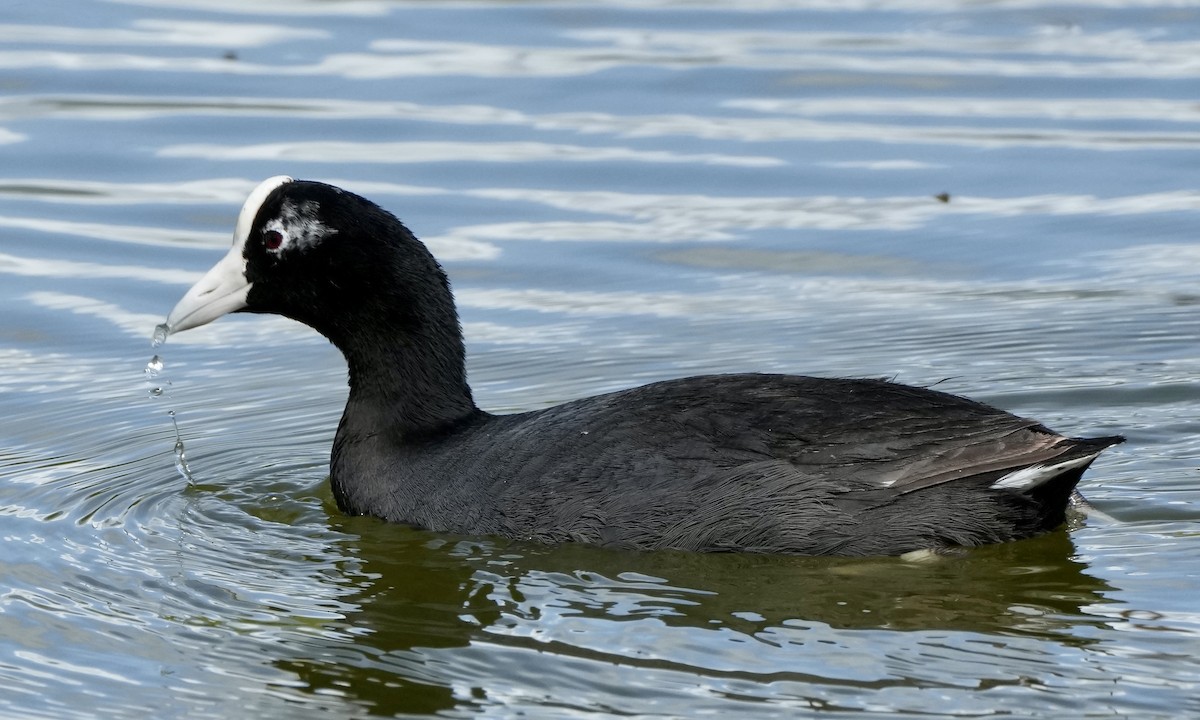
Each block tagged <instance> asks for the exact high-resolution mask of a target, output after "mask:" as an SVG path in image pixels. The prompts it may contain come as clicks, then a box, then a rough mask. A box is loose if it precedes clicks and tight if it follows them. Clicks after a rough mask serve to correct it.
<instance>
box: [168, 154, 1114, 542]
mask: <svg viewBox="0 0 1200 720" xmlns="http://www.w3.org/2000/svg"><path fill="white" fill-rule="evenodd" d="M234 311H247V312H267V313H276V314H280V315H284V316H286V317H290V318H292V319H295V320H299V321H300V322H303V323H305V324H307V325H309V326H311V327H313V328H314V329H316V330H317V331H318V332H320V333H322V334H323V335H325V336H326V337H327V338H328V339H329V340H330V341H331V342H333V343H334V344H335V345H336V346H337V347H338V348H339V349H340V350H341V351H342V353H343V354H344V355H345V357H346V360H347V362H348V364H349V368H350V396H349V400H348V402H347V405H346V410H345V413H344V414H343V416H342V421H341V424H340V425H339V427H338V432H337V436H336V438H335V441H334V447H333V456H332V463H331V478H332V483H333V488H334V494H335V496H336V497H337V500H338V503H339V505H340V506H341V507H342V509H344V510H345V511H347V512H349V513H353V514H365V515H376V516H379V517H382V518H385V519H387V520H391V521H395V522H402V523H407V524H411V525H414V526H417V527H422V528H428V529H433V530H443V531H451V532H459V533H469V534H478V535H502V536H507V537H513V538H521V539H532V540H537V541H542V542H549V543H557V542H566V541H577V542H585V543H592V544H599V545H608V546H614V547H625V548H640V549H655V548H678V549H687V550H701V551H748V552H771V553H795V554H807V555H879V554H898V553H904V552H907V551H912V550H919V549H926V548H943V547H952V546H974V545H982V544H988V543H997V542H1003V541H1008V540H1015V539H1019V538H1025V537H1030V536H1034V535H1038V534H1041V533H1044V532H1046V531H1048V530H1050V529H1053V528H1055V527H1057V526H1058V525H1061V524H1062V522H1063V520H1064V513H1065V510H1066V507H1067V505H1068V501H1069V498H1070V497H1071V495H1072V492H1073V491H1074V488H1075V485H1076V483H1077V482H1078V481H1079V478H1080V476H1081V475H1082V473H1083V471H1084V470H1085V469H1086V468H1087V467H1088V465H1090V464H1091V463H1092V461H1093V460H1095V458H1096V457H1097V456H1098V455H1099V454H1100V452H1101V451H1103V450H1104V449H1105V448H1106V447H1108V446H1110V445H1112V444H1114V443H1117V442H1120V441H1121V438H1118V437H1105V438H1096V439H1071V438H1066V437H1063V436H1061V435H1059V434H1057V433H1054V432H1052V431H1050V430H1048V429H1047V428H1045V427H1043V426H1042V425H1040V424H1039V423H1037V422H1035V421H1033V420H1028V419H1025V418H1020V417H1016V416H1014V415H1011V414H1009V413H1006V412H1003V411H1000V410H997V409H994V408H991V407H988V406H986V405H982V404H980V403H976V402H973V401H970V400H967V399H964V398H961V397H957V396H954V395H949V394H946V393H941V392H936V391H932V390H928V389H923V388H915V387H909V386H905V385H899V384H895V383H890V382H885V381H879V380H846V379H823V378H811V377H800V376H790V375H757V374H744V375H713V376H702V377H691V378H685V379H680V380H672V381H666V382H659V383H653V384H650V385H646V386H643V387H638V388H633V389H630V390H625V391H621V392H616V393H611V394H607V395H600V396H596V397H590V398H585V399H581V400H576V401H573V402H568V403H565V404H562V405H558V406H555V407H551V408H547V409H544V410H539V411H534V412H527V413H520V414H514V415H492V414H489V413H486V412H484V411H482V410H480V409H479V408H477V407H476V405H475V403H474V401H473V399H472V395H471V390H470V388H469V387H468V385H467V381H466V372H465V368H464V349H463V340H462V334H461V330H460V327H459V322H458V317H457V313H456V310H455V306H454V300H453V297H452V295H451V292H450V286H449V282H448V280H447V279H446V276H445V274H444V273H443V271H442V269H441V267H440V266H439V265H438V263H437V261H436V260H434V258H433V256H432V255H431V254H430V253H429V251H428V250H427V249H426V248H425V246H424V245H423V244H421V243H420V242H419V241H418V240H417V239H416V238H415V237H414V236H413V235H412V234H411V233H410V232H409V231H408V229H407V228H405V227H404V226H403V225H402V224H401V223H400V221H399V220H397V219H396V218H395V217H394V216H393V215H391V214H390V213H388V212H386V211H384V210H383V209H381V208H380V207H379V206H377V205H375V204H374V203H372V202H370V201H369V200H366V199H364V198H362V197H359V196H357V195H354V194H352V193H349V192H346V191H343V190H341V189H338V188H335V187H332V186H330V185H326V184H323V183H317V182H304V181H296V180H293V179H291V178H287V177H275V178H271V179H269V180H266V181H264V182H263V183H262V184H260V185H259V186H258V187H257V188H255V190H254V191H253V192H252V193H251V194H250V196H249V198H248V199H247V200H246V203H245V205H244V206H243V208H242V211H241V215H240V216H239V218H238V222H237V227H236V230H235V236H234V247H233V249H232V250H231V251H230V253H229V254H228V255H227V256H226V257H225V258H224V259H223V260H221V261H220V262H219V263H218V264H217V265H216V266H215V267H214V268H213V269H212V270H211V271H210V272H209V273H208V274H207V275H206V276H205V277H204V278H203V279H201V280H200V281H199V282H198V283H197V284H196V285H195V286H194V287H193V288H192V289H191V290H189V291H188V293H187V294H186V295H185V296H184V298H183V299H182V300H181V301H180V302H179V304H178V305H176V306H175V308H174V309H173V310H172V311H171V313H170V316H169V317H168V319H167V324H168V325H169V326H170V329H171V331H173V332H178V331H180V330H185V329H188V328H192V327H196V326H198V325H203V324H204V323H207V322H209V321H211V320H214V319H216V318H217V317H219V316H221V315H223V314H225V313H228V312H234Z"/></svg>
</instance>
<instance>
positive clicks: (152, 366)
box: [146, 355, 163, 380]
mask: <svg viewBox="0 0 1200 720" xmlns="http://www.w3.org/2000/svg"><path fill="white" fill-rule="evenodd" d="M162 369H163V361H162V358H160V357H159V356H157V355H155V356H154V357H152V358H150V362H148V363H146V379H147V380H153V379H154V378H156V377H158V374H159V373H160V372H162Z"/></svg>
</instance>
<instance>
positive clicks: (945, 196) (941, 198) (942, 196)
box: [934, 192, 950, 203]
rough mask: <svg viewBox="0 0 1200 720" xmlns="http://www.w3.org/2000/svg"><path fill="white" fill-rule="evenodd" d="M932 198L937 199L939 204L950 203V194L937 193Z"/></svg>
mask: <svg viewBox="0 0 1200 720" xmlns="http://www.w3.org/2000/svg"><path fill="white" fill-rule="evenodd" d="M934 197H935V198H937V200H938V201H940V202H944V203H948V202H950V193H948V192H943V193H938V194H937V195H934Z"/></svg>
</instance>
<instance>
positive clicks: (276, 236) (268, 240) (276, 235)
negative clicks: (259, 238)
mask: <svg viewBox="0 0 1200 720" xmlns="http://www.w3.org/2000/svg"><path fill="white" fill-rule="evenodd" d="M282 245H283V233H281V232H279V231H278V230H268V231H266V232H265V233H263V247H265V248H266V249H268V250H278V249H279V248H280V246H282Z"/></svg>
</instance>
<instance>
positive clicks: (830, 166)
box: [0, 0, 1200, 719]
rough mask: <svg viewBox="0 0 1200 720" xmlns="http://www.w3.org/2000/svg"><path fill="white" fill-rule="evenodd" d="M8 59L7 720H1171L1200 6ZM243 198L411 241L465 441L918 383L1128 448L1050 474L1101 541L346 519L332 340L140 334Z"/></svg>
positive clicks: (50, 45)
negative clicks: (758, 376)
mask: <svg viewBox="0 0 1200 720" xmlns="http://www.w3.org/2000/svg"><path fill="white" fill-rule="evenodd" d="M735 6H736V9H734V8H735ZM0 24H2V25H3V29H2V32H0V157H3V163H2V164H0V303H2V307H3V309H4V313H3V316H2V317H0V403H2V406H0V412H2V415H3V417H4V423H3V428H4V430H3V434H2V435H0V530H2V534H3V538H4V546H3V547H4V552H3V555H2V556H0V573H2V574H3V580H2V592H0V716H3V717H13V718H17V717H19V718H56V719H59V718H81V717H104V718H139V719H141V718H146V717H155V718H209V717H211V718H230V717H255V718H294V717H322V718H327V717H332V718H339V717H342V718H350V717H363V716H367V715H422V714H430V713H438V714H441V715H443V716H446V717H458V718H463V717H488V718H506V717H546V718H564V717H615V716H622V717H627V716H632V717H686V718H695V717H702V716H710V715H711V716H717V717H762V718H773V717H779V718H791V717H802V716H814V715H833V716H840V717H867V716H881V717H892V716H896V715H905V716H910V717H942V716H955V717H957V716H971V717H980V716H991V715H1012V716H1016V717H1032V716H1040V717H1136V718H1180V717H1186V716H1188V715H1190V714H1196V715H1200V660H1198V659H1197V658H1198V657H1200V525H1198V524H1197V521H1198V520H1200V470H1198V469H1197V468H1198V466H1200V462H1198V459H1197V458H1198V455H1200V382H1198V380H1197V378H1198V377H1200V352H1198V345H1197V336H1198V335H1200V286H1198V285H1197V282H1196V280H1197V268H1200V243H1198V242H1197V234H1196V233H1197V227H1200V192H1198V190H1197V177H1198V175H1197V168H1198V167H1200V152H1198V150H1200V102H1198V99H1200V3H1198V2H1194V1H1189V0H1176V1H1174V2H1172V1H1170V0H1158V1H1156V0H1124V1H1123V0H1061V1H1059V2H1042V1H1041V0H997V1H996V2H990V3H973V2H960V3H957V4H955V3H943V2H932V1H929V0H899V1H897V2H888V3H876V2H867V1H865V0H863V1H860V2H833V1H831V0H808V1H807V2H804V1H799V0H797V1H794V2H793V1H786V0H750V1H749V2H738V3H713V2H707V1H706V0H625V1H623V2H610V3H587V2H458V3H424V2H386V1H383V0H344V1H342V2H333V1H322V0H308V1H292V0H275V1H273V2H233V1H232V0H129V1H127V2H83V1H80V0H64V1H62V2H54V3H49V2H43V3H9V4H8V6H6V8H5V9H4V11H3V12H2V13H0ZM275 174H291V175H294V176H297V177H303V178H311V179H320V180H324V181H328V182H332V183H334V184H337V185H341V186H343V187H346V188H347V189H350V190H353V191H356V192H358V193H360V194H363V195H366V196H368V197H371V198H372V199H374V200H376V201H377V202H379V203H380V204H381V205H383V206H384V207H387V208H389V209H391V210H393V211H394V212H396V213H397V214H398V215H399V216H400V217H401V218H402V219H403V220H404V221H405V222H406V223H407V224H408V225H409V226H410V227H411V228H413V229H414V231H415V232H416V233H417V234H418V235H419V236H421V237H423V238H424V239H425V240H426V241H427V242H428V243H429V245H430V247H431V248H432V249H433V250H434V252H435V253H436V254H437V255H438V256H439V257H440V258H441V259H442V261H443V262H444V264H445V266H446V268H447V271H448V272H449V274H450V275H451V278H452V280H453V283H454V286H455V289H456V292H457V295H458V298H459V302H460V306H461V313H462V319H463V323H464V327H465V330H466V335H467V339H468V344H469V354H470V360H469V368H470V375H471V379H472V384H473V387H474V389H475V395H476V399H477V400H478V401H479V403H480V405H481V406H483V407H484V408H486V409H489V410H492V411H517V410H525V409H533V408H539V407H544V406H546V405H549V404H553V403H557V402H560V401H563V400H567V399H570V398H575V397H580V396H584V395H589V394H594V393H598V392H602V391H607V390H613V389H617V388H623V387H629V386H632V385H636V384H640V383H643V382H646V381H650V380H654V379H661V378H667V377H674V376H680V375H687V374H696V373H701V372H734V371H772V372H796V373H807V374H816V375H828V376H868V377H889V378H895V379H898V380H900V381H902V382H908V383H913V384H922V385H932V384H937V386H938V387H939V388H941V389H945V390H949V391H952V392H957V393H962V394H967V395H970V396H972V397H974V398H977V399H980V400H983V401H987V402H990V403H993V404H996V405H999V406H1001V407H1004V408H1006V409H1009V410H1012V411H1015V412H1017V413H1020V414H1025V415H1031V416H1034V417H1038V418H1039V419H1041V420H1043V421H1044V422H1046V423H1047V424H1049V425H1051V426H1052V427H1054V428H1056V429H1058V430H1060V431H1062V432H1064V433H1067V434H1080V435H1106V434H1113V433H1122V434H1125V435H1126V436H1128V438H1129V442H1128V443H1127V444H1125V445H1123V446H1119V447H1117V448H1114V449H1113V450H1111V451H1110V452H1108V453H1106V454H1105V455H1104V456H1103V457H1102V458H1101V460H1100V461H1098V462H1097V463H1096V465H1095V466H1094V467H1093V469H1092V470H1091V471H1090V472H1089V473H1088V474H1087V475H1086V476H1085V478H1084V482H1083V484H1082V486H1081V487H1082V489H1083V490H1084V491H1085V493H1086V494H1087V495H1088V496H1089V497H1090V498H1091V500H1092V501H1093V503H1094V504H1095V505H1096V506H1097V507H1098V508H1099V509H1100V510H1101V511H1102V512H1103V513H1105V514H1107V515H1109V516H1111V518H1110V519H1106V518H1103V517H1092V518H1089V519H1087V520H1085V521H1077V522H1076V523H1074V526H1073V527H1072V528H1070V529H1069V530H1065V529H1064V530H1060V531H1058V532H1055V533H1053V534H1051V535H1048V536H1046V537H1043V538H1038V539H1035V540H1030V541H1026V542H1021V543H1015V544H1010V545H1005V546H999V547H992V548H984V549H980V550H977V551H973V552H970V553H968V554H967V555H965V556H964V557H956V558H943V559H939V560H936V561H933V562H924V563H915V562H906V561H903V560H899V559H868V560H831V559H803V558H784V557H744V556H701V555H690V554H684V553H672V552H662V553H646V554H633V553H624V552H613V551H604V550H598V549H593V548H587V547H560V548H548V547H541V546H531V545H526V544H521V543H515V542H505V541H498V540H495V539H489V538H464V537H453V536H446V535H439V534H433V533H426V532H420V531H416V530H411V529H406V528H401V527H395V526H388V525H384V524H382V523H379V522H375V521H373V520H370V519H364V518H351V517H345V516H343V515H342V514H341V513H339V512H338V510H337V508H336V506H335V505H334V503H333V501H332V498H331V495H330V491H329V488H328V482H327V474H328V454H329V446H330V442H331V439H332V435H333V431H334V429H335V426H336V423H337V419H338V417H339V415H340V413H341V409H342V404H343V402H344V399H345V393H346V387H345V368H344V365H343V362H342V359H341V357H340V356H339V355H338V353H337V352H336V351H335V350H334V349H332V348H331V347H330V346H329V345H328V344H327V343H326V342H325V341H324V340H323V339H321V338H320V337H318V336H316V335H315V334H314V333H313V332H311V331H309V330H307V329H306V328H303V327H301V326H299V325H296V324H294V323H291V322H289V321H286V320H282V319H279V318H269V317H250V316H244V317H243V316H238V317H233V318H225V319H222V320H221V321H219V322H217V323H215V324H213V325H211V326H208V327H204V328H200V329H197V330H194V331H189V332H187V333H184V334H182V335H180V336H179V337H177V338H172V339H171V340H170V341H169V342H168V343H167V344H166V345H164V346H163V347H160V348H157V349H152V348H151V345H150V339H151V333H152V331H153V328H154V326H155V325H156V324H157V323H159V322H161V321H162V320H163V318H164V317H165V315H166V313H167V311H168V310H169V309H170V308H171V307H172V305H173V304H174V303H175V301H176V300H177V299H178V298H179V297H180V296H181V295H182V293H183V292H184V291H185V290H186V289H187V287H188V286H190V284H191V283H192V282H194V281H195V280H196V279H197V278H199V276H200V275H201V274H202V273H203V271H205V270H207V269H208V268H209V267H210V266H211V265H212V264H213V263H214V262H215V261H216V260H217V259H218V258H219V257H220V256H221V255H222V254H223V253H224V252H225V250H226V248H227V247H228V244H229V241H230V236H231V232H232V229H233V224H234V220H235V218H236V216H237V211H238V208H239V207H240V205H241V203H242V200H243V199H244V197H245V194H246V193H247V192H248V191H249V190H250V189H251V188H252V187H254V185H255V184H257V183H258V181H260V180H262V179H263V178H265V177H268V176H270V175H275ZM939 196H940V197H939ZM156 354H157V355H158V356H159V359H160V362H161V369H159V371H158V372H157V373H156V374H155V373H152V375H154V376H153V377H148V376H147V374H146V372H145V371H146V369H147V364H148V363H149V362H150V361H151V358H152V357H153V356H154V355H156ZM159 391H161V392H159ZM172 414H173V415H172ZM172 418H174V419H175V420H177V421H178V432H179V436H180V437H181V439H182V447H183V449H184V451H185V457H183V458H182V460H181V458H180V457H179V456H178V455H177V452H176V448H177V435H176V429H175V426H174V425H173V421H172ZM188 469H190V473H188V472H184V471H185V470H188Z"/></svg>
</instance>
